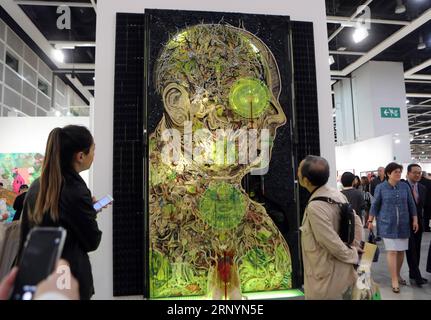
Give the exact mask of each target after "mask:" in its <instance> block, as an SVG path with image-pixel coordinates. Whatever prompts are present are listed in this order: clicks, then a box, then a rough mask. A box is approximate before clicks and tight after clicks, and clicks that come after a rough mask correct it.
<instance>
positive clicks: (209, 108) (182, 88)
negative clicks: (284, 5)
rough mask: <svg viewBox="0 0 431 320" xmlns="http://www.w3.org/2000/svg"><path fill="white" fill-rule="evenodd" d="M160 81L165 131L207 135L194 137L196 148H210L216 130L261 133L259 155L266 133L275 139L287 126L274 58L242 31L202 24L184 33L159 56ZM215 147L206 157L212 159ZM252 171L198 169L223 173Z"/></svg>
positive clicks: (159, 87) (235, 165)
mask: <svg viewBox="0 0 431 320" xmlns="http://www.w3.org/2000/svg"><path fill="white" fill-rule="evenodd" d="M155 77H156V78H155V83H156V89H157V91H158V92H159V93H160V95H161V96H162V99H163V103H164V111H165V113H164V122H165V125H166V128H167V129H177V130H179V131H180V132H182V133H183V132H184V126H185V124H186V122H188V123H191V124H192V132H193V133H194V132H196V131H198V130H199V129H201V130H206V132H207V133H208V134H207V135H206V137H205V138H203V137H197V136H194V137H193V140H194V141H193V143H194V144H195V145H196V144H199V143H202V144H205V143H206V142H205V141H204V140H205V139H206V140H208V136H212V138H213V141H215V140H216V138H215V136H216V133H217V130H219V132H220V130H224V131H225V132H226V131H229V130H232V132H233V133H232V134H233V135H235V134H236V135H237V138H239V136H240V135H241V134H244V132H243V133H238V130H239V129H241V128H242V129H245V130H244V131H246V130H250V129H256V132H257V138H256V143H257V146H258V154H259V152H260V149H259V146H260V138H261V134H260V133H261V131H262V129H267V130H268V131H269V136H270V138H269V139H274V137H275V132H276V129H277V128H278V127H279V126H281V125H283V124H284V123H285V122H286V117H285V114H284V112H283V110H282V108H281V106H280V104H279V101H278V97H279V94H280V90H281V88H280V74H279V70H278V67H277V64H276V61H275V58H274V56H273V55H272V53H271V51H270V50H269V49H268V47H267V46H266V45H265V44H264V43H263V42H262V41H261V40H260V39H258V38H257V37H256V36H254V35H253V34H251V33H249V32H247V31H245V30H243V29H239V28H235V27H232V26H227V25H220V24H201V25H197V26H193V27H190V28H187V29H185V30H182V31H180V32H179V33H177V34H176V35H175V36H173V37H172V38H171V39H170V40H169V42H168V43H167V44H166V45H165V47H164V48H163V50H162V52H161V53H160V56H159V59H158V62H157V65H156V70H155ZM238 140H239V139H238ZM270 145H272V144H270ZM211 148H214V146H211V147H209V149H210V150H206V152H204V154H203V156H204V157H205V156H208V155H211V154H212V150H211ZM240 149H241V146H238V145H237V150H240ZM248 167H250V165H248V164H247V165H245V164H242V165H238V164H233V165H229V166H227V167H225V168H220V167H219V168H217V169H214V168H211V166H199V169H200V170H204V171H206V172H208V170H212V169H214V170H213V171H214V173H215V174H217V173H219V174H220V173H221V172H224V173H226V172H228V173H232V172H234V171H238V170H241V169H244V168H245V169H247V168H248Z"/></svg>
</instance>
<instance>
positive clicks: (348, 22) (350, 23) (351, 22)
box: [326, 16, 409, 27]
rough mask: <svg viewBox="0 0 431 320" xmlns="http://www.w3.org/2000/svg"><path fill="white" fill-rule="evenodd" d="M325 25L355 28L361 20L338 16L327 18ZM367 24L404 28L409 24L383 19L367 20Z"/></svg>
mask: <svg viewBox="0 0 431 320" xmlns="http://www.w3.org/2000/svg"><path fill="white" fill-rule="evenodd" d="M326 22H327V23H339V24H341V25H342V26H343V27H355V26H356V23H357V22H362V20H361V19H356V18H349V17H339V16H327V17H326ZM367 22H371V23H378V24H391V25H398V26H406V25H408V24H409V22H408V21H400V20H384V19H368V20H367Z"/></svg>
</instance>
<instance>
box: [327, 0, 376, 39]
mask: <svg viewBox="0 0 431 320" xmlns="http://www.w3.org/2000/svg"><path fill="white" fill-rule="evenodd" d="M371 2H373V0H367V1H365V3H364V4H363V5H364V6H368V5H369V4H370V3H371ZM359 13H360V12H355V13H354V14H353V15H352V16H351V17H350V19H355V18H356V17H357V16H358V15H359ZM343 29H344V26H341V27H339V28H338V29H337V30H335V31H334V32H333V33H332V34H331V35H330V36H329V38H328V42H331V40H332V39H334V38H335V37H336V36H337V35H338V34H339V33H340V32H341V31H343Z"/></svg>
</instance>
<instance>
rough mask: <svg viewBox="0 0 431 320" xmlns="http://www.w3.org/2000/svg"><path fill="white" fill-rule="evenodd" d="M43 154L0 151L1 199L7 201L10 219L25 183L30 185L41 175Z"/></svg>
mask: <svg viewBox="0 0 431 320" xmlns="http://www.w3.org/2000/svg"><path fill="white" fill-rule="evenodd" d="M42 161H43V155H42V154H40V153H0V181H1V182H3V188H4V189H2V190H0V199H3V200H4V202H5V203H6V207H7V211H8V212H9V219H8V221H9V220H11V219H12V218H13V215H14V214H15V210H13V202H14V200H15V197H16V195H18V193H19V188H20V186H21V185H23V184H27V185H30V184H31V183H32V182H33V181H34V180H35V179H37V178H38V177H39V176H40V172H41V169H42Z"/></svg>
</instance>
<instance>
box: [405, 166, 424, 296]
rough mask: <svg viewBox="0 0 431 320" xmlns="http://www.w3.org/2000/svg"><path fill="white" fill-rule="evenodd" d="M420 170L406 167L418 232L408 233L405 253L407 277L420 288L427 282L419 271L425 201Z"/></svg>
mask: <svg viewBox="0 0 431 320" xmlns="http://www.w3.org/2000/svg"><path fill="white" fill-rule="evenodd" d="M421 173H422V168H421V167H420V166H419V165H418V164H415V163H413V164H410V165H409V166H408V167H407V181H406V183H407V184H408V185H409V186H410V189H411V191H412V195H413V199H414V201H415V204H416V211H417V214H418V223H419V230H418V232H416V233H414V232H411V233H410V238H409V249H408V250H407V252H406V256H407V263H408V265H409V276H410V279H413V280H415V282H416V284H417V285H418V286H419V287H421V286H422V285H423V284H425V283H426V282H427V280H426V279H424V278H422V275H421V272H420V270H419V262H420V254H421V242H422V232H423V229H424V223H423V209H424V204H425V199H426V193H427V190H426V188H425V187H424V186H423V185H422V184H420V183H419V180H420V179H421Z"/></svg>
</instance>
